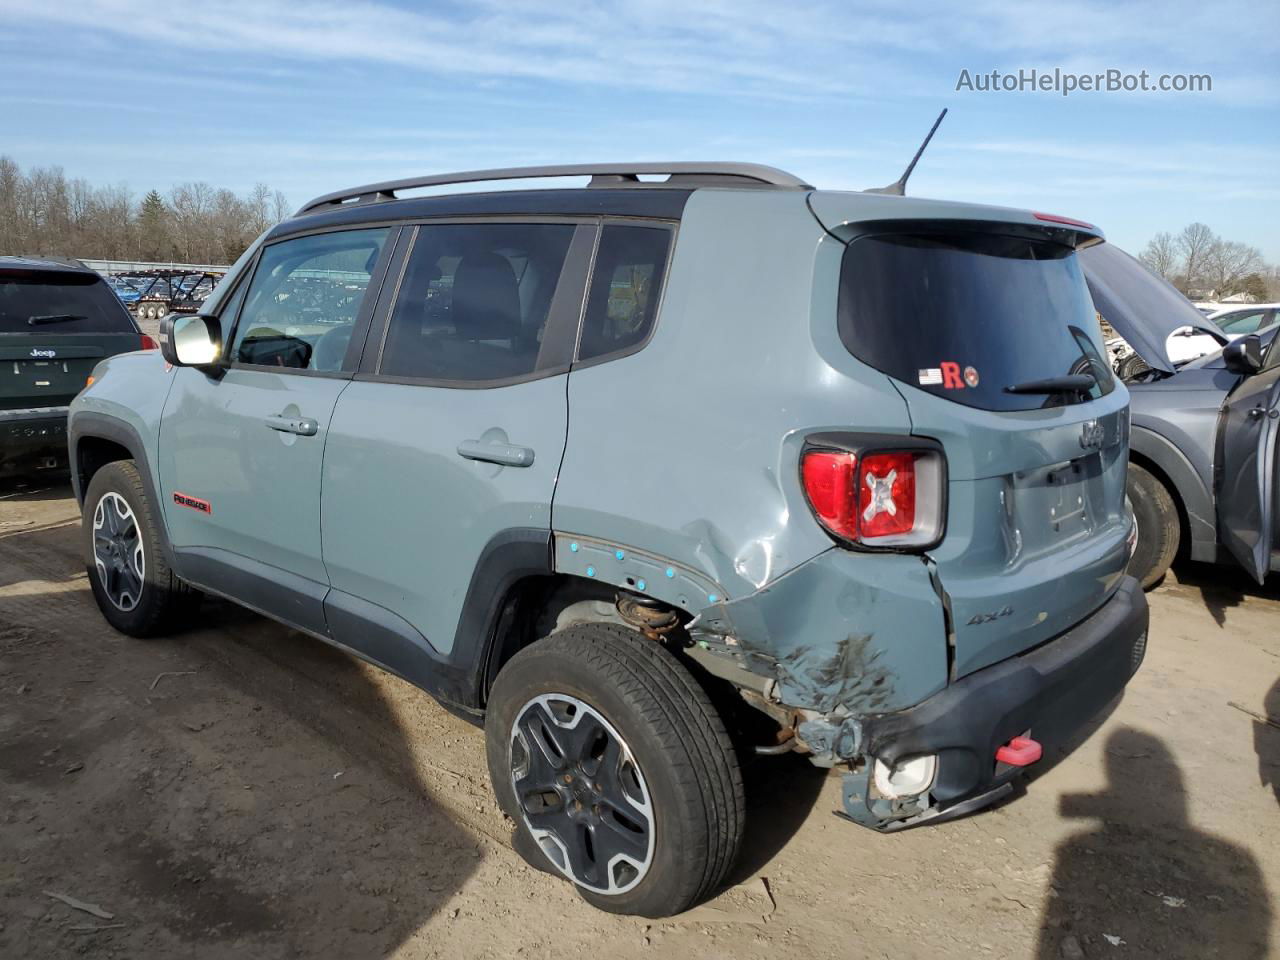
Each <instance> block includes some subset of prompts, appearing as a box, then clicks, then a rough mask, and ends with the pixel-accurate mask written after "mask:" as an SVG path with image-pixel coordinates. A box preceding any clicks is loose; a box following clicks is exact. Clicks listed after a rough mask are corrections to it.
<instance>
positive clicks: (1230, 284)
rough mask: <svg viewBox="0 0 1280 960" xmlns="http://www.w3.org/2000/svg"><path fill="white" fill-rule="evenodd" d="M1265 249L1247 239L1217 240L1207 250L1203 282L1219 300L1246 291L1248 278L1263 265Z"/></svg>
mask: <svg viewBox="0 0 1280 960" xmlns="http://www.w3.org/2000/svg"><path fill="white" fill-rule="evenodd" d="M1262 266H1263V264H1262V251H1260V250H1259V249H1258V248H1257V247H1251V246H1249V245H1248V244H1247V243H1237V242H1236V241H1233V240H1221V239H1218V240H1215V241H1214V242H1213V243H1212V244H1210V246H1209V249H1208V250H1207V251H1205V256H1204V272H1203V277H1204V283H1205V285H1206V286H1207V287H1209V288H1210V291H1211V293H1212V296H1213V297H1214V298H1216V299H1218V300H1221V299H1222V298H1223V297H1229V296H1231V295H1232V294H1235V293H1243V292H1244V289H1245V278H1246V277H1248V276H1249V275H1250V274H1254V273H1257V272H1258V271H1259V270H1261V269H1262Z"/></svg>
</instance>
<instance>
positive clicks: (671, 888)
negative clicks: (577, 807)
mask: <svg viewBox="0 0 1280 960" xmlns="http://www.w3.org/2000/svg"><path fill="white" fill-rule="evenodd" d="M545 695H560V696H564V697H568V698H574V699H576V700H578V701H580V702H581V703H582V704H585V705H586V706H587V707H589V708H590V709H591V710H592V711H594V712H596V713H597V714H598V715H599V716H600V717H602V718H604V719H605V721H606V722H607V724H608V725H609V726H611V727H612V728H613V731H614V732H616V733H617V734H618V735H619V737H620V739H621V740H622V741H623V744H624V747H625V749H628V750H629V751H630V756H631V757H633V758H634V762H635V766H636V767H638V770H639V776H640V781H641V782H642V783H643V787H642V788H641V789H645V790H647V797H648V806H649V809H650V811H651V829H652V837H653V839H652V842H651V844H650V848H649V849H650V854H649V859H648V861H647V869H646V870H645V871H644V872H643V873H641V874H640V875H639V879H638V881H636V880H633V881H632V882H633V883H634V884H635V885H634V886H632V887H631V888H630V889H627V890H625V891H623V892H616V893H607V892H600V891H598V890H591V889H586V888H585V887H584V886H583V885H582V884H581V883H579V882H577V881H576V880H574V878H573V877H571V876H569V874H568V873H566V872H565V870H562V869H561V868H560V867H559V866H557V865H555V864H553V863H552V860H551V858H550V857H548V856H547V855H546V854H545V853H544V852H543V848H542V847H540V846H539V844H538V841H537V840H536V839H534V836H533V834H532V833H531V832H530V830H529V822H528V820H527V819H526V817H525V808H524V806H523V805H522V803H521V802H520V801H519V800H517V797H516V788H515V783H514V779H513V764H512V754H513V750H512V745H513V738H514V737H515V734H514V728H515V724H516V722H517V720H518V719H519V718H520V717H522V716H524V715H525V711H526V709H527V708H529V707H531V702H532V701H533V700H534V698H536V697H539V696H545ZM485 734H486V744H487V753H488V761H489V776H490V779H491V780H492V782H493V788H494V792H495V793H496V794H497V797H498V802H499V804H500V805H501V807H502V809H503V811H504V812H506V814H507V815H508V816H510V817H511V818H512V820H514V821H515V824H516V827H515V829H516V832H517V835H516V837H515V841H516V842H515V847H516V849H517V851H519V852H520V853H521V854H522V855H523V856H524V857H525V859H527V860H529V862H530V863H531V864H532V865H533V866H536V867H538V868H539V869H542V870H546V871H548V872H550V873H553V874H555V875H556V876H564V877H566V878H567V879H571V880H574V882H575V885H576V886H577V888H578V892H579V893H580V894H581V895H582V897H583V898H584V899H586V900H587V901H588V902H589V903H591V904H593V905H594V906H596V907H599V908H600V909H602V910H607V911H609V912H611V913H624V914H635V915H639V916H645V917H666V916H671V915H672V914H676V913H680V912H681V911H684V910H687V909H688V908H689V907H691V906H693V905H694V904H696V903H698V902H699V901H701V900H703V899H705V898H706V897H707V896H709V895H710V894H711V893H713V892H714V891H715V890H716V889H717V888H718V887H719V886H720V884H721V883H722V882H723V881H724V878H725V875H726V874H727V873H728V871H729V869H730V867H732V865H733V863H734V861H735V860H736V859H737V856H738V850H739V847H740V846H741V843H742V832H743V825H744V822H745V809H744V800H743V790H742V774H741V771H740V769H739V767H738V761H737V757H736V755H735V753H734V749H733V744H732V742H731V741H730V738H729V735H728V733H727V732H726V731H725V727H724V723H723V722H722V721H721V719H720V716H719V714H717V713H716V711H715V708H714V707H713V706H712V705H711V701H710V700H709V699H708V697H707V695H706V693H705V691H703V689H702V688H701V687H700V686H699V685H698V683H697V682H696V681H695V680H694V678H693V676H692V675H691V674H690V673H689V671H688V670H687V669H686V668H685V667H684V666H682V665H681V664H680V662H679V661H678V660H677V659H676V658H675V657H674V656H672V654H670V653H668V652H667V651H666V650H665V649H664V648H663V647H662V646H661V645H660V644H658V643H657V642H655V641H652V640H649V639H646V638H645V637H643V636H641V635H640V634H638V633H636V632H635V631H633V630H630V629H627V628H626V627H623V626H620V625H617V624H595V623H591V624H578V625H575V626H572V627H569V628H567V629H565V630H562V631H560V632H558V633H555V634H553V635H552V636H550V637H548V638H546V639H545V640H542V641H539V642H538V643H535V644H533V645H532V646H530V647H527V648H525V649H524V650H522V651H520V652H519V653H518V654H516V655H515V656H514V657H512V659H511V660H510V661H509V662H508V663H507V664H506V665H505V666H504V667H503V668H502V671H501V673H499V674H498V678H497V680H496V681H495V683H494V685H493V690H492V691H491V693H490V696H489V705H488V716H487V718H486V722H485ZM517 749H519V748H517ZM563 769H564V770H579V769H581V767H574V766H572V765H566V766H565V767H564V768H563ZM598 775H599V774H597V773H588V778H595V777H597V776H598ZM557 779H559V778H557ZM599 786H600V784H599V783H596V787H597V788H599ZM557 791H560V788H559V787H557ZM547 795H548V794H546V793H544V794H543V796H547ZM570 796H571V794H570V791H569V788H567V787H566V788H564V790H563V792H562V793H561V794H560V801H559V802H560V803H561V804H562V805H563V809H564V810H566V811H567V808H568V798H569V797H570ZM595 809H596V810H597V812H598V811H599V810H600V807H599V806H597V807H596V808H595ZM606 809H607V807H606ZM543 812H544V813H545V812H546V808H544V810H543ZM551 812H552V813H555V812H556V811H555V809H552V811H551ZM597 829H599V828H597ZM592 835H593V836H594V835H595V834H594V833H593V834H592ZM611 885H612V884H611Z"/></svg>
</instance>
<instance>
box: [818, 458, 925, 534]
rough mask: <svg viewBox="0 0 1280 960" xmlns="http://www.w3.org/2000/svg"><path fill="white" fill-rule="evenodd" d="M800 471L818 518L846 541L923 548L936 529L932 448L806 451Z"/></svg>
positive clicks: (824, 525) (830, 531) (829, 530)
mask: <svg viewBox="0 0 1280 960" xmlns="http://www.w3.org/2000/svg"><path fill="white" fill-rule="evenodd" d="M800 474H801V480H802V482H803V484H804V492H805V496H806V497H807V498H808V500H809V507H810V509H811V510H812V511H813V514H814V516H815V517H816V518H817V520H818V522H819V523H820V524H822V526H823V527H825V528H826V529H827V531H828V532H829V533H831V534H832V535H833V536H835V537H837V538H838V539H840V540H843V541H845V542H847V543H852V544H858V545H862V546H868V547H926V546H930V545H932V544H933V543H935V542H936V541H937V539H938V537H939V536H940V535H941V533H942V526H943V519H944V518H943V498H944V491H943V480H942V478H943V469H942V454H941V453H940V452H938V451H935V450H865V451H859V452H854V451H851V450H823V449H812V450H806V451H805V453H804V455H803V458H802V460H801V467H800Z"/></svg>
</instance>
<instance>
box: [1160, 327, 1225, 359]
mask: <svg viewBox="0 0 1280 960" xmlns="http://www.w3.org/2000/svg"><path fill="white" fill-rule="evenodd" d="M1164 348H1165V352H1166V353H1167V354H1168V355H1169V362H1170V363H1172V364H1173V365H1174V366H1175V367H1176V366H1177V365H1178V364H1180V363H1186V362H1187V361H1188V360H1195V359H1196V358H1197V357H1203V356H1204V355H1205V354H1207V353H1214V352H1216V351H1218V350H1221V349H1222V343H1221V342H1220V341H1219V340H1217V339H1216V338H1215V337H1212V336H1210V335H1209V334H1207V333H1205V332H1204V331H1203V330H1197V329H1195V328H1194V327H1181V328H1179V329H1177V330H1175V331H1173V333H1171V334H1169V339H1168V340H1167V341H1165V347H1164Z"/></svg>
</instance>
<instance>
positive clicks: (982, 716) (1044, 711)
mask: <svg viewBox="0 0 1280 960" xmlns="http://www.w3.org/2000/svg"><path fill="white" fill-rule="evenodd" d="M1147 625H1148V612H1147V601H1146V597H1145V596H1144V595H1143V593H1142V590H1141V588H1140V587H1139V586H1138V583H1137V581H1136V580H1134V579H1133V578H1132V577H1125V578H1124V579H1123V580H1122V581H1121V585H1120V587H1119V588H1118V589H1117V590H1116V592H1115V593H1114V594H1113V595H1112V597H1111V599H1110V600H1108V601H1107V602H1106V603H1105V604H1103V605H1102V607H1100V608H1099V609H1098V610H1097V611H1095V612H1094V613H1093V614H1092V615H1091V616H1090V617H1088V618H1087V619H1086V620H1083V621H1082V622H1080V623H1078V624H1076V625H1075V626H1074V627H1072V628H1071V629H1070V630H1067V631H1066V632H1065V633H1062V634H1059V635H1058V636H1057V637H1055V638H1053V639H1052V640H1049V641H1048V642H1046V643H1043V644H1041V645H1040V646H1038V647H1036V648H1035V649H1033V650H1030V651H1028V652H1026V653H1023V654H1020V655H1018V656H1015V657H1011V658H1009V659H1008V660H1004V661H1002V662H1000V663H997V664H994V665H992V666H990V667H987V668H985V669H983V670H979V671H977V672H976V673H972V674H970V675H969V676H967V677H964V678H963V679H961V680H959V681H957V682H955V683H952V684H950V685H949V686H947V687H946V688H945V689H943V690H941V691H940V692H938V693H936V694H934V695H933V696H931V697H929V698H928V699H927V700H924V701H922V702H921V703H919V704H917V705H915V706H913V707H910V708H907V709H905V710H900V711H897V712H894V713H887V714H882V715H879V716H874V717H868V718H866V719H865V720H864V721H863V735H864V740H863V752H864V753H865V754H866V755H867V756H868V757H869V758H877V759H879V760H882V761H883V762H884V763H886V764H888V765H890V766H892V765H893V764H894V763H896V762H897V761H899V760H902V759H905V758H908V757H913V756H919V755H928V754H936V755H937V757H938V766H937V774H936V776H935V778H934V781H933V785H932V787H931V788H930V789H929V791H928V792H927V793H925V794H922V795H921V796H919V797H914V798H907V799H905V800H904V799H891V798H888V797H883V796H879V795H878V794H877V791H876V789H875V787H874V783H873V777H872V772H871V768H870V763H868V764H867V766H866V768H865V769H863V770H859V771H856V772H854V773H850V774H848V775H847V776H846V777H845V783H844V813H845V815H846V816H848V817H849V818H850V819H852V820H854V821H856V822H857V823H860V824H862V825H864V826H868V827H872V828H874V829H877V830H882V831H888V830H897V829H902V828H904V827H908V826H915V825H916V824H918V823H923V822H926V821H937V820H939V819H951V818H953V817H955V816H958V815H960V814H962V813H969V812H972V811H973V810H975V809H978V808H980V807H982V806H985V805H987V804H989V803H991V802H994V801H995V800H998V799H999V798H1000V797H1001V796H1003V795H1005V794H1006V793H1008V792H1009V791H1010V789H1011V782H1012V781H1013V780H1014V779H1015V778H1016V777H1017V776H1018V775H1019V774H1021V773H1022V770H1023V769H1024V768H1020V767H1013V766H1008V765H1006V764H1003V763H999V762H997V761H996V759H995V754H996V750H997V749H999V747H1000V746H1001V745H1003V744H1005V743H1008V742H1009V741H1010V740H1011V739H1013V738H1014V737H1016V736H1020V735H1022V734H1025V733H1027V732H1028V731H1029V732H1030V736H1031V737H1033V738H1034V739H1035V740H1037V741H1039V742H1040V743H1041V744H1042V745H1043V746H1044V748H1045V751H1046V754H1049V753H1052V752H1060V751H1061V750H1062V748H1064V747H1066V746H1067V745H1068V744H1069V743H1070V742H1071V740H1072V737H1073V735H1074V734H1076V733H1077V732H1078V731H1079V729H1080V728H1081V727H1082V726H1083V725H1084V724H1086V723H1087V722H1088V721H1089V720H1090V719H1091V718H1093V717H1095V716H1096V715H1097V714H1098V713H1099V712H1100V711H1101V710H1102V709H1103V708H1104V707H1105V706H1106V705H1107V704H1108V703H1110V702H1111V701H1112V700H1114V699H1115V698H1116V697H1117V696H1118V695H1119V694H1120V693H1121V691H1123V690H1124V687H1125V685H1126V684H1127V683H1128V682H1129V678H1130V677H1132V676H1133V675H1134V673H1135V672H1136V671H1137V669H1138V667H1139V666H1140V665H1141V663H1142V660H1143V656H1144V655H1145V652H1146V642H1147ZM1041 762H1042V763H1043V762H1045V761H1041Z"/></svg>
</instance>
